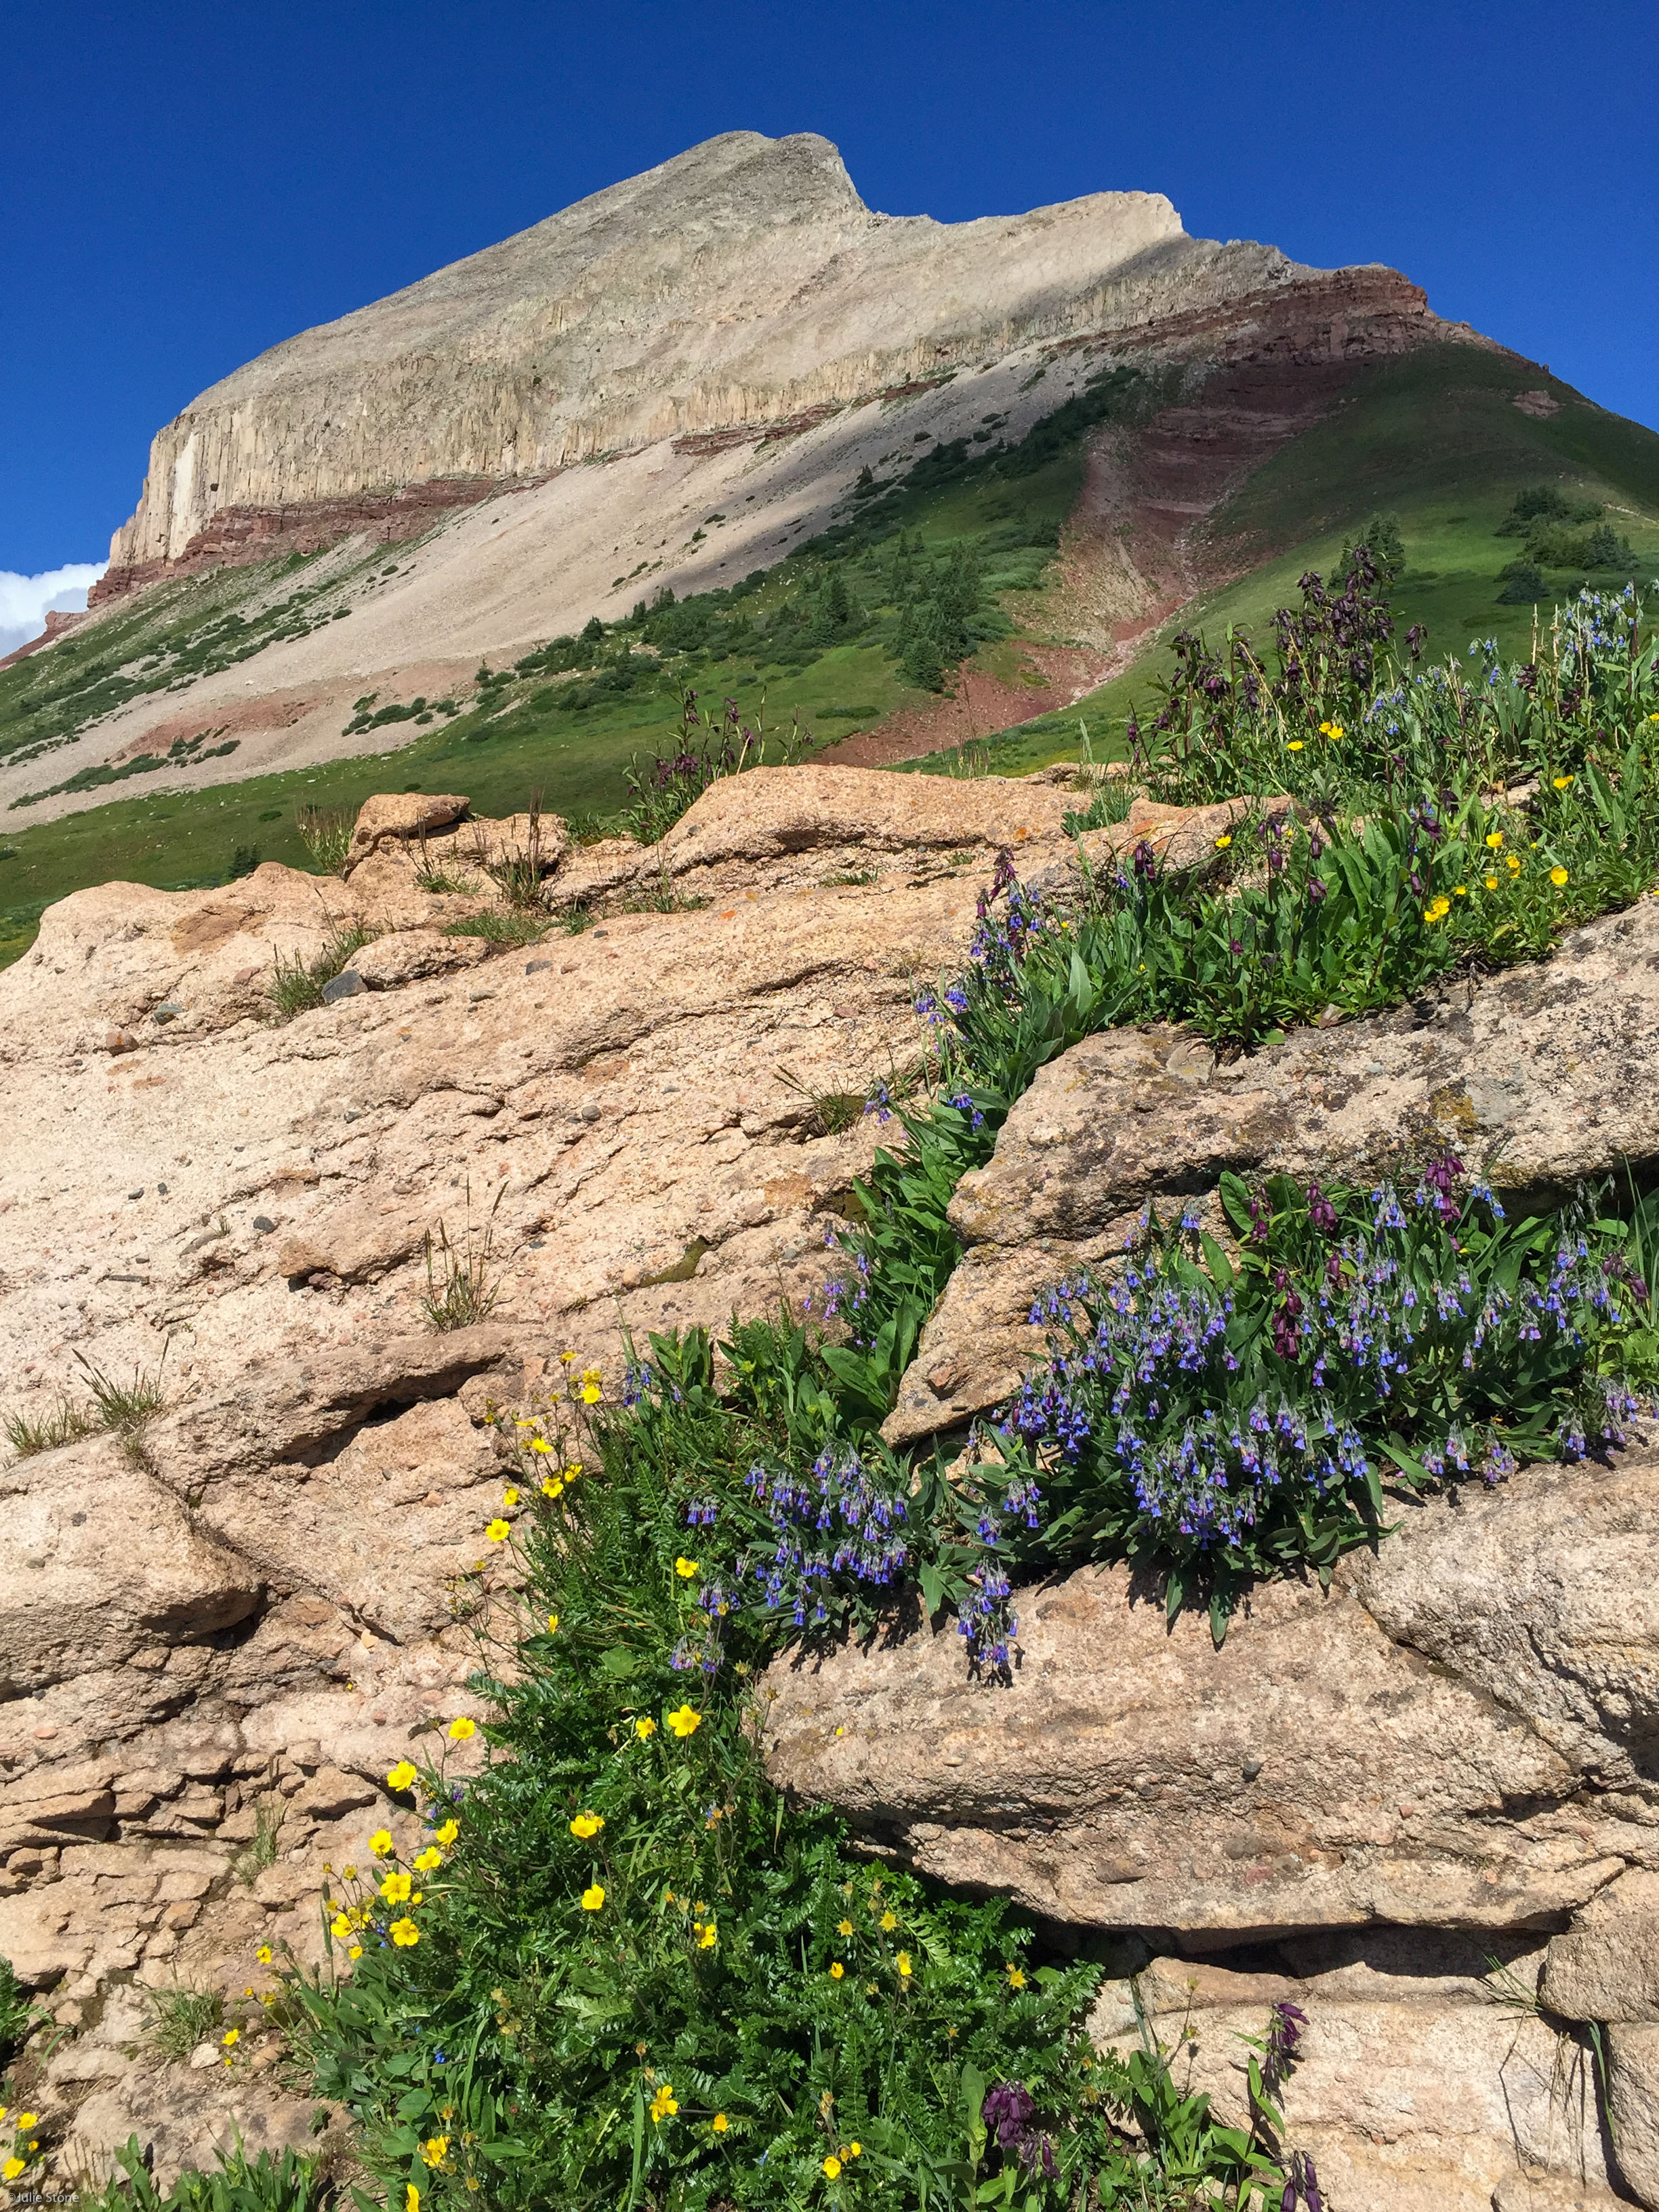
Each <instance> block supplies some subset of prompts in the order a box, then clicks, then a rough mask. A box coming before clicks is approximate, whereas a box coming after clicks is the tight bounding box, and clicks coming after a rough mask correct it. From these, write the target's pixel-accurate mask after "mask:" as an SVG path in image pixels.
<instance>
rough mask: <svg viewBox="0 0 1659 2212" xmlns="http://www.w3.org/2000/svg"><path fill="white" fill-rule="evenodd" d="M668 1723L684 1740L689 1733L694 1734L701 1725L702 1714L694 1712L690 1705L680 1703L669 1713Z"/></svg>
mask: <svg viewBox="0 0 1659 2212" xmlns="http://www.w3.org/2000/svg"><path fill="white" fill-rule="evenodd" d="M668 1725H669V1727H670V1728H671V1729H673V1731H674V1733H675V1735H677V1736H678V1737H680V1738H681V1740H682V1741H684V1738H685V1737H687V1736H689V1735H696V1732H697V1730H698V1729H700V1728H701V1727H702V1714H701V1713H699V1712H694V1711H692V1709H691V1707H690V1705H681V1706H680V1707H678V1710H677V1711H674V1712H671V1713H670V1714H669V1716H668Z"/></svg>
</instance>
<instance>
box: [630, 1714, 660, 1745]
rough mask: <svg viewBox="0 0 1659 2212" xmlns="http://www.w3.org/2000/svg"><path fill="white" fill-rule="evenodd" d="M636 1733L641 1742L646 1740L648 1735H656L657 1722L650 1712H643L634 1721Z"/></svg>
mask: <svg viewBox="0 0 1659 2212" xmlns="http://www.w3.org/2000/svg"><path fill="white" fill-rule="evenodd" d="M634 1733H635V1735H636V1736H638V1738H639V1740H640V1741H641V1743H643V1742H644V1741H646V1739H647V1736H653V1735H655V1734H656V1733H657V1723H655V1721H653V1719H652V1717H651V1716H650V1714H649V1713H641V1715H640V1717H639V1718H638V1720H636V1721H635V1723H634Z"/></svg>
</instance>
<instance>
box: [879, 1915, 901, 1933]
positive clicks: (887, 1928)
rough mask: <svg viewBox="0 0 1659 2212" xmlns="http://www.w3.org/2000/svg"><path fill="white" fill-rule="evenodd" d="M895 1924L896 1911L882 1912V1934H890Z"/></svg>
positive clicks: (896, 1921)
mask: <svg viewBox="0 0 1659 2212" xmlns="http://www.w3.org/2000/svg"><path fill="white" fill-rule="evenodd" d="M897 1926H898V1915H897V1913H896V1912H884V1913H883V1914H882V1916H881V1931H882V1934H883V1935H884V1936H890V1935H891V1934H892V1932H893V1930H894V1929H896V1927H897Z"/></svg>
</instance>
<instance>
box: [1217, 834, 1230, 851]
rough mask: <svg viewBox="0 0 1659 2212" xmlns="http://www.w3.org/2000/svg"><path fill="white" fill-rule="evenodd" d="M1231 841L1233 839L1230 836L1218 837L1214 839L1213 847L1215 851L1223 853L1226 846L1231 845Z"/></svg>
mask: <svg viewBox="0 0 1659 2212" xmlns="http://www.w3.org/2000/svg"><path fill="white" fill-rule="evenodd" d="M1232 842H1233V841H1232V839H1231V837H1218V838H1217V839H1216V841H1215V848H1216V850H1217V852H1218V853H1225V851H1226V849H1227V848H1228V846H1229V845H1231V843H1232Z"/></svg>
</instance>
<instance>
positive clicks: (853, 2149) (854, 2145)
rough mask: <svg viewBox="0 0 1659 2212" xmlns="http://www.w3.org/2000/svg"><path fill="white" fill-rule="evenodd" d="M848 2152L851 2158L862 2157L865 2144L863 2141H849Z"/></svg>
mask: <svg viewBox="0 0 1659 2212" xmlns="http://www.w3.org/2000/svg"><path fill="white" fill-rule="evenodd" d="M847 2154H848V2157H849V2158H862V2157H863V2156H864V2145H863V2144H862V2143H861V2142H849V2143H848V2146H847Z"/></svg>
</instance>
